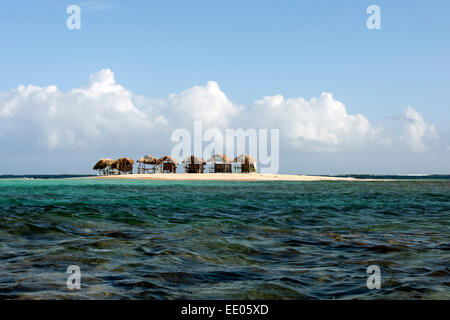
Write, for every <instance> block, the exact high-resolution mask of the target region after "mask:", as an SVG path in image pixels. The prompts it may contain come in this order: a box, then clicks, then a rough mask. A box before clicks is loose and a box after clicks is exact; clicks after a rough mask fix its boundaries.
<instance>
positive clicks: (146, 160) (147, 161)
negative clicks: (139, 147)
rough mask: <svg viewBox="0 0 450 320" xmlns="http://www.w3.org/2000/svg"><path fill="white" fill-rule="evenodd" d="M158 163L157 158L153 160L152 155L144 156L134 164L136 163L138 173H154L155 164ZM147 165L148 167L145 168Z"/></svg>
mask: <svg viewBox="0 0 450 320" xmlns="http://www.w3.org/2000/svg"><path fill="white" fill-rule="evenodd" d="M156 161H158V158H155V157H154V156H152V155H147V156H144V157H142V158H140V159H138V160H136V162H137V163H138V173H139V174H141V173H155V163H156ZM147 165H148V166H149V167H147Z"/></svg>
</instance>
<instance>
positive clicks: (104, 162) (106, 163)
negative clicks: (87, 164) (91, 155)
mask: <svg viewBox="0 0 450 320" xmlns="http://www.w3.org/2000/svg"><path fill="white" fill-rule="evenodd" d="M113 163H114V160H113V159H109V158H104V159H100V160H99V161H98V162H97V163H96V164H95V166H94V168H92V170H103V169H106V168H108V167H110V166H111V165H112V164H113Z"/></svg>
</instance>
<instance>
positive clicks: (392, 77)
mask: <svg viewBox="0 0 450 320" xmlns="http://www.w3.org/2000/svg"><path fill="white" fill-rule="evenodd" d="M70 4H77V5H79V6H80V7H81V10H82V16H81V30H68V29H67V28H66V19H67V17H68V14H66V12H65V11H66V8H67V6H68V5H70ZM371 4H376V5H378V6H380V8H381V24H382V28H381V30H368V29H367V28H366V19H367V17H368V15H367V14H366V8H367V7H368V6H369V5H371ZM449 13H450V2H449V1H446V0H445V1H444V0H442V1H381V0H372V1H351V0H348V1H324V0H322V1H320V0H319V1H262V0H258V1H251V0H248V1H234V0H227V1H201V0H196V1H189V2H188V1H112V0H111V1H79V2H77V1H39V2H37V1H36V2H34V1H33V2H31V1H8V2H2V3H1V5H0V35H1V37H0V39H1V41H0V70H1V74H2V76H1V77H0V91H1V92H6V91H8V90H11V89H13V88H16V87H18V86H19V85H29V84H32V85H35V86H42V87H45V86H48V85H56V86H57V87H58V88H59V90H61V91H68V90H71V89H72V88H79V87H82V86H83V85H85V84H86V82H87V78H88V77H89V75H90V74H91V73H93V72H96V71H99V70H101V69H103V68H108V69H110V70H112V71H113V72H114V75H115V81H116V82H117V83H120V85H122V86H123V87H124V88H126V89H128V90H130V91H131V92H133V94H136V95H140V96H145V97H152V98H162V99H165V98H167V97H168V96H169V94H171V93H174V92H182V91H183V90H185V89H187V88H191V87H194V86H196V85H205V84H206V83H207V82H208V81H210V80H212V81H216V82H217V83H218V84H219V85H220V89H221V90H222V91H223V92H225V93H226V95H227V97H228V98H229V99H230V101H232V102H233V103H235V104H243V105H251V104H252V103H253V102H254V101H255V100H259V99H262V98H263V97H264V96H275V95H277V94H281V95H283V96H284V97H285V98H291V97H304V98H305V99H311V98H313V97H319V96H320V95H321V93H322V92H330V93H332V94H333V96H334V98H335V99H337V100H339V101H342V102H343V103H344V104H345V107H346V108H347V109H346V110H347V112H348V113H349V114H357V113H361V114H363V115H364V116H365V117H366V118H367V119H368V120H369V121H370V123H371V124H372V125H373V126H377V125H380V126H383V127H384V128H390V127H395V126H396V119H397V118H398V117H401V115H402V114H403V113H404V111H405V109H406V108H407V107H408V106H412V107H413V108H414V109H415V110H416V111H417V112H419V113H420V114H421V115H422V116H423V117H424V118H425V120H426V122H428V123H431V124H433V125H434V126H435V127H436V129H437V130H438V133H439V135H440V136H444V137H446V136H447V135H449V133H448V132H450V122H449V119H450V90H449V84H450V72H449V71H450V62H449V59H448V57H449V56H450V41H449V40H448V39H449V30H450V20H449V19H448V14H449ZM444 147H445V145H444ZM445 155H446V156H448V153H445ZM424 161H425V160H424ZM420 162H421V161H419V160H418V163H420ZM428 168H429V169H427V170H429V171H431V170H432V166H431V164H428ZM438 169H439V171H442V170H444V171H445V170H447V171H450V168H449V167H448V166H447V167H446V166H445V165H443V164H440V165H439V167H438ZM342 170H347V171H348V170H351V168H345V166H344V167H343V168H342ZM416 170H419V171H420V168H419V167H418V168H417V169H416Z"/></svg>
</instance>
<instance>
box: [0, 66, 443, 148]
mask: <svg viewBox="0 0 450 320" xmlns="http://www.w3.org/2000/svg"><path fill="white" fill-rule="evenodd" d="M193 120H202V121H203V124H204V129H206V128H212V127H218V128H220V129H224V128H233V129H237V128H241V127H244V128H245V127H247V128H255V129H259V128H267V129H271V128H278V129H280V138H281V143H282V144H283V143H284V144H288V145H290V146H292V147H293V150H302V151H305V150H307V151H342V150H346V149H348V148H353V149H357V150H360V149H364V148H367V147H369V148H371V147H373V146H376V145H380V144H381V145H384V146H386V145H390V144H394V145H395V144H398V143H401V144H402V145H407V146H409V147H410V148H412V149H413V150H416V151H421V150H424V149H425V146H426V144H427V142H428V141H429V140H430V139H431V140H433V139H436V138H437V133H436V129H435V128H434V126H433V125H431V124H429V123H426V122H425V121H424V119H423V116H422V115H420V114H419V113H418V112H417V111H415V110H414V109H413V108H411V107H409V108H408V109H407V110H406V112H405V115H404V119H403V120H404V122H405V124H404V126H405V132H404V135H403V138H401V139H398V138H394V135H390V134H388V133H387V131H386V130H384V129H382V128H378V127H374V126H373V125H372V124H371V123H370V122H369V121H368V119H367V118H366V117H364V116H363V115H361V114H350V113H349V112H348V111H347V109H346V107H345V105H344V104H343V103H342V102H340V101H338V100H336V99H334V97H333V96H332V95H331V94H330V93H323V94H322V95H321V96H320V97H318V98H312V99H310V100H305V99H303V98H300V97H296V98H290V99H286V98H284V97H283V96H281V95H276V96H268V97H264V98H263V99H262V100H257V101H255V103H254V104H253V105H252V106H250V107H244V106H240V105H236V104H234V103H232V102H231V101H230V100H229V99H228V97H227V96H226V94H225V93H224V92H223V91H222V90H221V89H220V87H219V85H218V84H217V83H216V82H214V81H210V82H208V83H207V84H206V85H204V86H194V87H192V88H189V89H186V90H184V91H182V92H181V93H173V94H171V95H170V96H169V97H168V98H167V99H152V98H148V97H142V96H136V95H134V94H133V93H132V92H130V91H129V90H127V89H126V88H124V87H123V86H121V85H120V84H118V83H116V81H115V79H114V73H113V72H112V71H111V70H109V69H103V70H100V71H98V72H95V73H93V74H91V75H90V77H89V81H88V83H87V85H86V86H83V87H81V88H74V89H72V90H70V91H67V92H63V91H60V90H59V89H58V88H57V87H56V86H48V87H38V86H32V85H29V86H19V87H17V88H16V89H12V90H10V91H7V92H0V147H1V149H2V150H6V151H7V152H8V153H11V152H13V151H17V150H19V151H21V152H22V153H28V154H30V155H31V154H33V153H39V152H40V153H49V152H60V151H64V152H69V153H70V152H75V153H77V154H80V153H86V154H89V152H94V151H95V152H97V153H99V152H101V154H104V155H105V156H108V155H109V154H111V152H109V151H111V150H114V151H116V152H117V150H120V152H124V153H127V152H129V151H130V150H136V151H137V152H139V153H147V152H150V151H151V150H154V149H155V148H159V150H166V151H162V152H167V153H169V152H170V149H171V147H172V145H173V144H172V143H171V142H170V135H171V132H172V130H173V129H176V128H187V129H190V128H192V124H193ZM151 152H153V151H151Z"/></svg>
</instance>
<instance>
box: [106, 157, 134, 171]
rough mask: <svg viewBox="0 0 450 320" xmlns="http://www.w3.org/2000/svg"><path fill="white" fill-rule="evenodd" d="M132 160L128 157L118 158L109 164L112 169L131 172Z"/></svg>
mask: <svg viewBox="0 0 450 320" xmlns="http://www.w3.org/2000/svg"><path fill="white" fill-rule="evenodd" d="M133 164H134V160H132V159H130V158H120V159H117V160H116V161H114V163H113V164H112V165H111V168H112V169H117V170H119V171H120V172H124V173H133Z"/></svg>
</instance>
